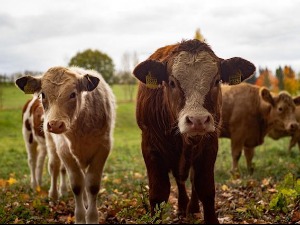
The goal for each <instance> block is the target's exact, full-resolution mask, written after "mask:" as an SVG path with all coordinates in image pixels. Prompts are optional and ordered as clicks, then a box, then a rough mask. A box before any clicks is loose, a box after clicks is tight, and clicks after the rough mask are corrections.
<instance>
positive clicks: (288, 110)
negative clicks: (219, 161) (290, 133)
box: [220, 83, 298, 176]
mask: <svg viewBox="0 0 300 225" xmlns="http://www.w3.org/2000/svg"><path fill="white" fill-rule="evenodd" d="M222 99H223V107H222V120H223V121H222V132H221V134H220V137H226V138H230V139H231V154H232V172H233V173H234V175H238V176H239V170H238V161H239V158H240V156H241V154H242V150H243V148H244V153H245V156H246V160H247V168H248V171H249V173H250V174H252V173H253V170H254V168H253V166H252V158H253V156H254V148H255V147H256V146H258V145H261V144H262V143H263V142H264V138H265V136H266V135H267V133H268V132H269V131H270V130H271V129H273V128H275V127H277V128H278V129H279V128H280V129H283V130H288V129H295V128H296V127H298V123H297V121H296V120H295V103H294V102H293V100H292V98H291V97H290V96H289V95H287V94H286V93H280V94H279V95H276V96H272V95H271V93H270V92H269V90H267V89H266V88H259V87H258V86H254V85H251V84H246V83H244V84H241V85H238V86H226V85H225V86H222ZM279 108H282V109H283V110H282V112H280V111H279Z"/></svg>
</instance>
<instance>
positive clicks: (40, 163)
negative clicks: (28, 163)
mask: <svg viewBox="0 0 300 225" xmlns="http://www.w3.org/2000/svg"><path fill="white" fill-rule="evenodd" d="M37 150H38V151H37V153H38V156H37V167H36V177H37V184H38V186H42V177H43V169H44V163H45V158H46V155H47V149H46V146H45V144H42V143H41V144H39V145H38V146H37Z"/></svg>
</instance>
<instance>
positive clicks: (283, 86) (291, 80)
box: [255, 66, 300, 95]
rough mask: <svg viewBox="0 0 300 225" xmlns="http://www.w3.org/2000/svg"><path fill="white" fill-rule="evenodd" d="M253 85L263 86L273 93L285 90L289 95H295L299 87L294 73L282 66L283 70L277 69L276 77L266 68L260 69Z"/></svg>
mask: <svg viewBox="0 0 300 225" xmlns="http://www.w3.org/2000/svg"><path fill="white" fill-rule="evenodd" d="M255 84H256V85H258V86H265V87H267V88H269V89H270V90H271V91H273V92H279V91H281V90H285V91H288V92H289V93H290V94H291V95H297V92H298V90H299V87H300V86H299V80H297V77H296V74H295V71H294V70H293V69H292V68H291V67H290V66H284V68H283V69H282V68H281V67H279V68H278V69H277V70H276V76H275V75H274V74H273V73H272V71H270V70H269V69H268V68H265V69H263V68H260V69H259V75H258V77H257V79H256V82H255Z"/></svg>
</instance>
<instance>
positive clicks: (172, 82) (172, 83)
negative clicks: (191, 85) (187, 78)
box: [169, 80, 176, 88]
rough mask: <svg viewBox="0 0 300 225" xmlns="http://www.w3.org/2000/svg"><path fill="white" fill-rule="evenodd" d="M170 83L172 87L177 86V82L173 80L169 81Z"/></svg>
mask: <svg viewBox="0 0 300 225" xmlns="http://www.w3.org/2000/svg"><path fill="white" fill-rule="evenodd" d="M169 85H170V87H171V88H175V87H176V85H175V82H174V81H173V80H170V81H169Z"/></svg>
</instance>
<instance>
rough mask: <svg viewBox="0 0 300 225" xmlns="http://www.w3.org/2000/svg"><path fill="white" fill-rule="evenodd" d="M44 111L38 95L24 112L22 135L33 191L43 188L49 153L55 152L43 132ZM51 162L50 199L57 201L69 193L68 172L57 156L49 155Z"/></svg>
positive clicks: (29, 101) (49, 166)
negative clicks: (46, 160)
mask: <svg viewBox="0 0 300 225" xmlns="http://www.w3.org/2000/svg"><path fill="white" fill-rule="evenodd" d="M43 122H44V109H43V105H42V102H41V100H40V99H39V97H38V96H37V95H34V96H33V98H32V99H30V100H28V101H27V102H26V104H25V105H24V107H23V112H22V134H23V139H24V142H25V147H26V150H27V155H28V165H29V168H30V181H31V187H32V189H33V190H36V189H37V188H38V187H41V186H42V175H43V168H44V162H45V158H46V155H47V151H50V150H51V149H52V152H53V150H55V147H54V146H51V144H48V141H47V140H46V138H45V134H44V130H43ZM49 155H50V157H51V160H49V163H48V170H49V173H50V175H51V187H50V190H49V197H50V198H52V199H53V200H57V198H58V195H59V194H60V195H64V194H66V192H67V187H66V170H65V168H64V167H63V165H61V163H60V159H59V158H58V156H57V154H49ZM59 173H61V176H60V179H61V180H60V193H59V194H58V190H57V179H58V175H59Z"/></svg>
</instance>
